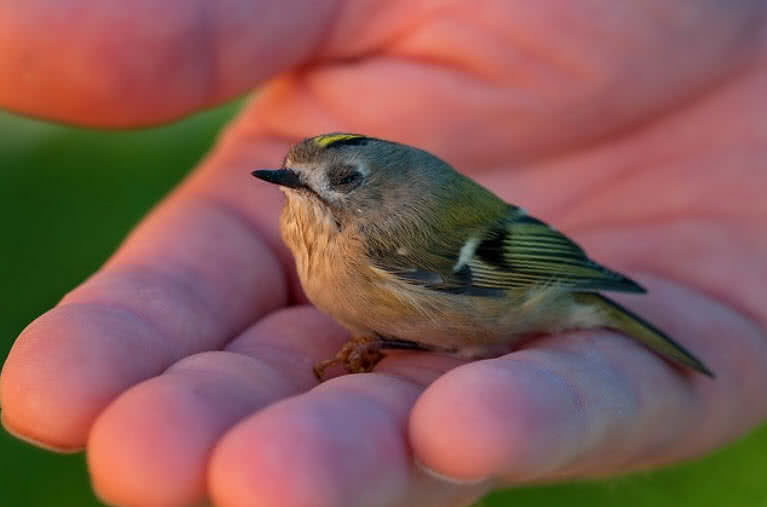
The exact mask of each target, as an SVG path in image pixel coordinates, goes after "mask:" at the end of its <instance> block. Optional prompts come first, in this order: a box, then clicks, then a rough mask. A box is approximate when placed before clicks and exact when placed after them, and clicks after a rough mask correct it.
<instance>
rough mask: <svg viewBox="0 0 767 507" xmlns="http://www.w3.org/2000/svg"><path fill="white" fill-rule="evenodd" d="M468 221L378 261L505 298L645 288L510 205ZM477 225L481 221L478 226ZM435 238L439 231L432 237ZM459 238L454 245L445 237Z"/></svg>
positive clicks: (393, 269)
mask: <svg viewBox="0 0 767 507" xmlns="http://www.w3.org/2000/svg"><path fill="white" fill-rule="evenodd" d="M471 225H472V224H462V228H463V229H465V230H461V233H460V234H458V235H456V234H455V232H456V231H455V230H453V231H451V234H449V235H445V234H442V235H438V237H437V238H436V239H434V240H433V241H431V242H430V244H427V245H424V244H421V245H414V247H413V248H405V249H399V251H398V252H397V251H388V252H381V251H379V252H377V253H376V254H375V255H372V256H371V257H372V260H373V262H374V264H375V265H376V266H377V267H378V268H379V269H384V270H386V271H388V272H390V273H392V274H394V275H396V276H398V277H399V278H401V279H404V280H407V281H409V282H411V283H414V284H417V285H421V286H424V287H428V288H431V289H434V290H439V291H445V292H451V293H457V294H467V295H477V296H502V295H503V294H504V293H505V291H507V290H515V289H523V290H524V289H531V288H534V287H538V286H543V285H546V286H551V287H558V288H561V289H565V290H571V291H574V292H578V291H598V290H611V291H620V292H645V290H644V289H643V288H642V287H641V286H640V285H638V284H637V283H636V282H634V281H633V280H631V279H629V278H627V277H625V276H623V275H621V274H620V273H616V272H615V271H611V270H609V269H607V268H605V267H603V266H601V265H599V264H598V263H596V262H594V261H592V260H591V259H589V258H588V256H587V255H586V253H585V252H584V251H583V249H582V248H581V247H579V246H578V245H577V244H575V243H574V242H573V241H571V240H570V239H568V238H567V237H566V236H564V235H563V234H562V233H560V232H558V231H556V230H554V229H552V228H551V227H549V226H548V225H547V224H545V223H544V222H542V221H540V220H538V219H536V218H533V217H531V216H529V215H527V214H526V213H525V212H524V211H523V210H522V209H520V208H518V207H515V206H511V205H508V206H507V208H506V210H505V213H504V214H503V216H502V217H501V219H499V220H497V221H495V222H492V223H491V225H490V226H489V227H488V226H486V225H485V224H482V225H485V227H484V228H482V227H472V226H471ZM475 225H476V224H475ZM431 236H434V235H431ZM446 236H449V237H456V236H457V237H458V239H457V241H456V243H454V244H450V243H449V242H446V241H445V240H444V238H445V237H446Z"/></svg>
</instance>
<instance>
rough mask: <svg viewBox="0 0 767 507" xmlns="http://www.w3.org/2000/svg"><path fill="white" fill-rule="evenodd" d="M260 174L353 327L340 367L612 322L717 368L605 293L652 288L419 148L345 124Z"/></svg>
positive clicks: (658, 348)
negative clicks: (278, 196) (279, 194)
mask: <svg viewBox="0 0 767 507" xmlns="http://www.w3.org/2000/svg"><path fill="white" fill-rule="evenodd" d="M252 175H253V176H255V177H256V178H259V179H260V180H263V181H266V182H268V183H272V184H276V185H278V186H279V188H280V189H281V190H282V191H283V193H284V195H285V198H286V199H285V203H284V206H283V209H282V212H281V215H280V233H281V237H282V240H283V242H284V243H285V245H286V246H287V247H288V249H289V250H290V251H291V253H292V255H293V257H294V259H295V264H296V271H297V273H298V277H299V280H300V282H301V286H302V288H303V290H304V292H305V294H306V296H307V297H308V299H309V300H310V301H311V302H312V303H313V304H314V305H315V306H316V307H317V308H318V309H319V310H320V311H321V312H323V313H325V314H327V315H329V316H330V317H332V318H333V319H334V320H336V321H337V322H338V323H339V324H341V325H342V326H343V327H344V328H346V329H347V330H348V331H349V334H350V339H349V340H348V341H347V342H346V343H345V344H344V345H343V346H342V347H341V349H340V350H339V351H338V353H337V354H336V356H335V357H332V358H329V359H327V360H324V361H321V362H318V363H316V364H315V365H314V373H315V375H316V376H317V378H318V379H319V380H320V381H322V380H324V379H325V377H326V370H327V368H329V367H331V366H333V365H337V364H340V365H342V366H343V367H344V369H345V370H346V371H347V372H349V373H363V372H369V371H372V370H373V368H374V367H375V366H376V364H377V363H378V362H379V361H380V360H381V359H382V358H383V357H384V353H385V352H386V351H390V350H398V349H399V350H415V351H429V352H436V353H442V354H449V355H452V356H456V357H461V358H465V359H482V358H490V357H496V356H499V355H501V354H503V353H506V352H509V351H510V350H513V348H514V346H515V345H517V344H519V343H521V342H523V341H524V340H525V339H528V338H530V337H534V336H539V335H541V334H553V333H559V332H564V331H571V330H572V331H574V330H584V329H595V328H606V329H610V330H614V331H616V332H618V333H622V334H624V335H626V336H628V337H629V338H632V339H634V340H636V341H637V342H639V343H641V344H643V345H644V346H646V347H647V348H649V349H650V350H652V351H654V352H655V353H657V354H658V355H660V356H661V357H663V358H666V359H667V360H669V361H671V362H673V363H676V364H677V365H681V366H683V367H687V368H690V369H692V370H694V371H696V372H699V373H702V374H704V375H707V376H710V377H713V376H714V373H713V372H712V371H711V370H710V369H709V368H708V367H707V366H706V365H705V364H704V363H703V362H702V361H701V360H700V359H698V358H697V357H695V356H694V355H693V354H692V353H691V352H690V351H688V350H687V349H686V348H684V347H683V346H682V345H681V344H679V343H678V342H676V341H675V340H674V339H672V338H671V337H670V336H668V335H667V334H665V333H664V332H663V331H661V330H660V329H658V328H657V327H655V326H653V325H652V324H650V323H649V322H647V321H646V320H645V319H643V318H642V317H640V316H638V315H637V314H635V313H633V312H632V311H630V310H628V309H627V308H625V307H624V306H622V305H620V304H618V303H616V302H615V301H613V300H612V299H610V298H608V297H607V296H605V295H603V294H602V293H601V292H602V291H615V292H624V293H637V294H641V293H645V292H646V290H645V289H644V288H643V287H642V286H640V285H639V284H638V283H637V282H635V281H633V280H631V279H630V278H628V277H627V276H625V275H623V274H621V273H619V272H617V271H614V270H611V269H609V268H607V267H605V266H603V265H601V264H599V263H597V262H596V261H594V260H592V259H591V258H589V256H588V255H587V254H586V252H585V251H584V250H583V248H581V247H580V246H579V245H578V244H576V243H575V242H574V241H573V240H571V239H570V238H568V237H567V236H565V235H564V234H562V233H561V232H559V231H557V230H556V229H554V228H553V227H551V226H550V225H548V224H547V223H545V222H543V221H542V220H539V219H538V218H535V217H533V216H531V215H529V214H528V213H527V212H526V211H525V210H524V209H523V208H521V207H519V206H516V205H513V204H509V203H507V202H505V201H504V200H502V199H501V198H499V197H498V196H496V195H495V194H493V193H492V192H491V191H490V190H488V189H486V188H484V187H483V186H481V185H479V184H478V183H476V182H474V181H473V180H472V179H470V178H468V177H466V176H464V175H462V174H461V173H459V172H458V171H456V170H455V169H453V167H451V166H450V165H449V164H448V163H447V162H445V161H443V160H442V159H440V158H438V157H437V156H435V155H433V154H431V153H428V152H427V151H424V150H421V149H419V148H416V147H413V146H409V145H405V144H401V143H397V142H393V141H387V140H384V139H378V138H375V137H369V136H366V135H362V134H354V133H343V132H333V133H329V134H322V135H317V136H313V137H308V138H306V139H303V140H302V141H300V142H298V143H296V144H294V145H293V146H291V147H290V149H289V150H288V152H287V154H286V155H285V158H284V159H283V161H282V164H281V166H280V168H279V169H259V170H255V171H253V172H252Z"/></svg>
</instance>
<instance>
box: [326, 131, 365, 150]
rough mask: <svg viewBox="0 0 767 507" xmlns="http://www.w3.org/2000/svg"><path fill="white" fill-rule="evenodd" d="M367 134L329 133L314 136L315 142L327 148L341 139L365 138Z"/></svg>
mask: <svg viewBox="0 0 767 507" xmlns="http://www.w3.org/2000/svg"><path fill="white" fill-rule="evenodd" d="M363 137H365V136H363V135H360V134H327V135H322V136H317V137H315V138H313V141H314V144H316V145H317V146H319V147H321V148H327V147H328V146H330V145H331V144H333V143H337V142H340V141H348V140H349V139H359V138H363Z"/></svg>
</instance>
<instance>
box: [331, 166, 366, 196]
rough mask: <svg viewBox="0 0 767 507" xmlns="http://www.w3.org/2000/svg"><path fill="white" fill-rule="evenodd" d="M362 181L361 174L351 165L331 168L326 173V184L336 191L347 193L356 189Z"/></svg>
mask: <svg viewBox="0 0 767 507" xmlns="http://www.w3.org/2000/svg"><path fill="white" fill-rule="evenodd" d="M361 180H362V174H360V173H359V172H358V171H357V168H356V167H354V166H351V165H342V166H337V167H334V168H332V169H331V170H330V171H329V173H328V182H329V183H330V185H331V186H332V187H334V188H336V189H338V190H341V191H344V192H348V191H350V190H352V189H353V188H354V187H356V186H357V185H358V184H359V183H360V181H361Z"/></svg>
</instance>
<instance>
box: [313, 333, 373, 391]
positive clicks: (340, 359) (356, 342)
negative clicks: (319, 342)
mask: <svg viewBox="0 0 767 507" xmlns="http://www.w3.org/2000/svg"><path fill="white" fill-rule="evenodd" d="M381 359H383V354H382V353H381V340H380V339H379V338H378V337H377V336H358V337H355V338H352V339H351V340H349V341H348V342H346V343H344V345H343V347H341V350H339V351H338V353H337V354H336V357H334V358H333V359H327V360H325V361H320V362H318V363H316V364H315V365H314V375H315V376H316V377H317V380H319V381H320V382H322V381H323V380H325V370H326V369H327V368H328V367H329V366H333V365H335V364H339V363H341V364H343V365H344V369H346V371H347V372H349V373H365V372H369V371H372V370H373V368H374V367H375V365H376V364H378V362H379V361H380V360H381Z"/></svg>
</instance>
